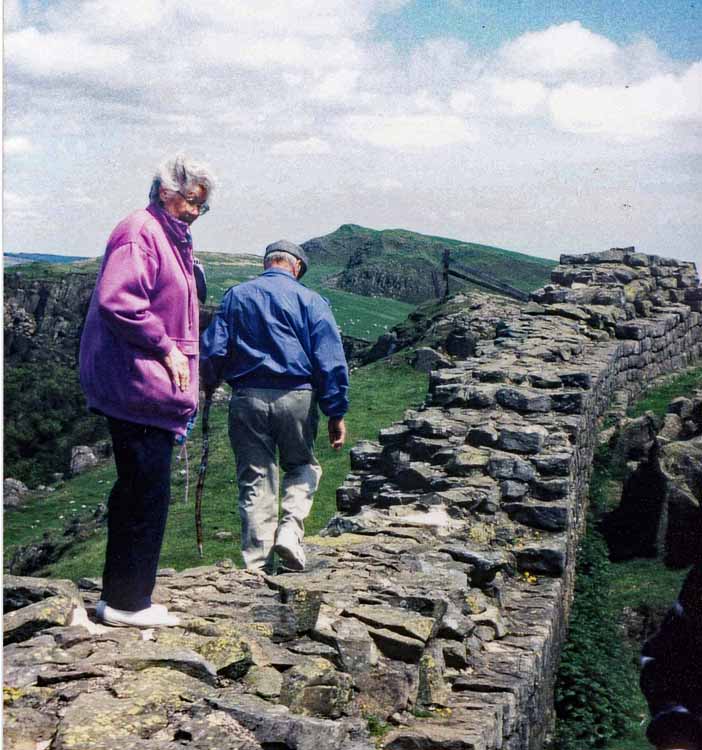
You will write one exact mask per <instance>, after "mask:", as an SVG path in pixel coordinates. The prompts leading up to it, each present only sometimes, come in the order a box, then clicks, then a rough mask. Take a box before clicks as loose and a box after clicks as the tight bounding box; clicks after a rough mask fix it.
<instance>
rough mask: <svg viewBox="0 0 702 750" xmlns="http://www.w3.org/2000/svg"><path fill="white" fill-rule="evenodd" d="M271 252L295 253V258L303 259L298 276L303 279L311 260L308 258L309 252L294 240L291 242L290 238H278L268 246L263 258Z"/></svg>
mask: <svg viewBox="0 0 702 750" xmlns="http://www.w3.org/2000/svg"><path fill="white" fill-rule="evenodd" d="M271 253H287V254H288V255H293V256H294V257H295V258H297V259H298V260H299V261H301V262H302V269H301V270H300V275H299V276H298V277H297V278H298V279H301V278H302V277H303V276H304V275H305V273H307V267H308V265H309V262H308V260H307V253H306V252H305V251H304V250H303V249H302V248H301V247H300V246H299V245H296V244H295V243H294V242H290V241H289V240H278V241H277V242H273V243H271V244H270V245H268V247H267V248H266V252H265V254H264V256H263V260H264V261H265V259H266V258H267V257H268V256H269V255H270V254H271Z"/></svg>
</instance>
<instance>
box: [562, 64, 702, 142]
mask: <svg viewBox="0 0 702 750" xmlns="http://www.w3.org/2000/svg"><path fill="white" fill-rule="evenodd" d="M549 107H550V112H551V116H552V117H553V121H554V124H555V125H556V127H558V128H559V129H561V130H565V131H568V132H572V133H580V134H597V135H609V136H614V137H616V138H636V137H644V138H653V137H655V136H658V135H661V134H662V133H663V132H665V131H666V130H668V129H669V128H670V127H671V126H672V125H674V124H684V123H687V122H696V123H697V124H698V125H702V63H695V64H694V65H692V66H690V67H689V68H688V70H687V71H686V72H685V73H684V74H683V75H681V76H674V75H663V76H654V77H652V78H649V79H648V80H646V81H643V82H642V83H639V84H635V85H632V86H628V87H625V86H582V85H577V84H566V85H565V86H562V87H560V88H559V89H557V90H556V91H554V92H553V93H552V94H551V97H550V100H549Z"/></svg>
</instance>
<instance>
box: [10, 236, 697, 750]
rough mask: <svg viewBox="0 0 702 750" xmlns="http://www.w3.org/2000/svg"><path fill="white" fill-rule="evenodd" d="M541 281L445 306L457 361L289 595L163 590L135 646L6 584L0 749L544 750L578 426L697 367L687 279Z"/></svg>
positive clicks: (364, 453) (59, 602)
mask: <svg viewBox="0 0 702 750" xmlns="http://www.w3.org/2000/svg"><path fill="white" fill-rule="evenodd" d="M552 281H553V284H552V285H550V286H547V287H545V288H544V289H542V290H539V291H538V292H536V293H535V294H534V295H533V296H532V301H531V302H529V303H528V304H526V305H519V304H517V303H511V302H506V301H504V302H503V301H496V300H495V298H489V297H487V296H484V295H470V296H466V297H465V298H459V299H458V300H457V299H454V303H453V305H452V307H451V310H452V312H451V313H450V315H451V316H453V319H454V322H455V324H456V325H457V326H459V325H460V326H461V327H463V328H465V327H468V328H472V329H474V330H476V331H480V332H481V335H482V338H481V339H480V340H479V341H478V344H477V351H476V355H475V356H474V357H472V358H470V359H463V360H460V361H456V360H454V361H450V360H449V359H448V358H447V357H445V356H437V357H436V361H437V362H438V363H439V364H441V365H443V366H442V367H441V369H437V370H436V371H434V372H433V373H432V374H431V385H430V392H429V395H428V398H427V401H426V404H425V406H424V407H422V408H420V409H417V410H416V411H410V412H408V413H407V414H406V415H405V418H404V419H403V421H402V422H400V423H398V424H395V425H393V426H391V427H389V428H387V429H384V430H382V431H381V433H380V436H379V442H378V443H363V444H360V445H358V446H356V447H355V448H354V449H353V451H352V473H351V474H350V475H349V476H348V478H347V480H346V481H345V483H344V485H343V486H342V487H341V488H340V489H339V491H338V506H339V514H338V515H337V516H335V518H334V519H332V521H331V522H330V523H329V525H328V526H327V529H326V530H325V533H324V535H323V536H321V537H319V538H316V539H315V540H312V542H311V543H310V545H309V555H308V557H309V564H308V570H307V571H306V572H305V573H304V574H284V575H278V576H274V577H264V576H258V575H253V574H250V573H247V572H245V571H237V570H234V569H232V567H231V564H229V563H226V562H224V563H222V564H220V565H216V566H210V567H207V568H197V569H193V570H189V571H182V572H180V573H176V572H174V571H167V570H166V571H161V574H160V575H159V579H158V587H157V591H156V599H157V600H158V601H163V602H165V603H168V604H169V606H170V607H171V608H172V609H174V610H176V611H178V612H179V613H181V616H182V620H183V627H182V628H178V629H169V630H164V631H160V632H154V633H152V634H148V635H149V638H148V639H147V640H144V638H143V634H140V633H139V632H137V631H134V630H131V629H124V630H118V631H117V630H114V629H113V630H110V629H104V628H101V627H97V626H95V625H93V624H92V623H89V622H88V621H87V620H86V619H85V611H84V610H83V609H82V607H81V606H80V605H85V606H86V608H87V611H88V613H90V612H91V611H92V608H93V607H94V603H95V600H96V599H97V596H98V593H97V591H98V587H97V582H95V581H89V580H84V581H82V582H81V584H80V585H81V589H80V591H79V590H77V589H75V588H74V587H72V586H71V585H69V584H68V583H56V582H49V581H41V580H36V579H34V580H33V579H19V578H12V577H9V578H6V581H5V599H6V607H7V609H9V610H11V611H9V612H8V614H6V615H5V633H6V635H5V637H6V642H8V643H9V644H10V645H8V646H6V650H5V672H6V683H7V684H8V686H9V688H10V693H9V694H8V695H9V699H10V702H9V707H7V708H6V716H5V719H6V732H9V733H10V735H12V733H13V732H14V733H15V734H14V735H12V736H14V737H25V738H27V737H29V738H30V740H31V741H34V742H35V745H31V747H44V748H49V747H50V748H51V750H65V749H68V748H81V749H82V748H84V749H85V750H90V749H92V748H102V749H104V750H111V748H117V747H119V748H120V750H121V749H122V748H124V747H130V748H139V749H142V748H143V749H144V750H147V749H148V750H156V749H158V750H161V749H162V748H176V747H179V748H180V747H184V746H185V747H189V748H192V749H193V750H194V749H195V748H197V749H199V748H203V750H204V748H208V750H209V748H212V747H218V748H261V747H263V748H267V749H268V750H273V749H274V748H275V750H284V749H285V748H288V749H290V750H293V749H297V750H312V748H314V750H321V749H322V748H324V749H325V750H326V749H327V748H328V749H329V750H337V749H338V750H362V749H365V748H367V749H368V750H370V748H373V747H376V742H380V743H381V745H382V746H383V747H386V748H389V749H390V750H402V749H407V750H409V749H410V748H412V749H413V750H418V749H426V750H429V749H430V748H431V749H433V748H442V749H443V750H453V749H454V748H456V749H457V750H469V749H470V750H497V749H498V748H502V749H504V750H534V749H537V748H540V747H542V744H543V742H544V739H545V737H546V735H547V734H548V732H549V730H550V729H551V727H552V708H551V705H552V697H553V695H552V690H553V680H554V674H555V670H556V665H557V659H558V654H559V650H560V647H561V644H562V641H563V638H564V634H565V625H566V620H567V614H568V609H569V605H570V597H571V592H572V585H573V569H574V558H575V548H576V544H577V540H578V537H579V535H580V533H581V532H582V526H583V520H584V515H585V510H586V494H587V485H588V479H589V475H590V464H591V459H592V454H593V450H594V446H595V444H596V433H597V425H598V420H599V419H600V418H601V417H602V416H603V415H604V414H605V413H607V411H608V410H610V409H616V410H621V409H623V408H624V407H625V405H626V401H627V399H628V398H630V397H631V396H634V395H635V394H637V393H638V392H639V391H640V390H641V389H642V388H643V387H644V386H645V384H646V383H647V382H648V381H650V380H651V379H652V378H654V377H656V376H658V375H660V374H663V373H666V372H673V371H675V370H677V369H680V368H682V367H684V366H686V365H688V364H690V363H692V362H693V361H695V360H696V359H697V358H698V357H699V356H700V354H701V353H702V322H701V316H700V310H701V309H702V293H701V290H700V288H699V286H698V282H697V277H696V273H695V269H694V266H693V265H692V264H689V263H688V264H685V263H680V262H677V261H673V260H667V259H662V258H657V257H654V256H645V255H641V254H638V253H635V252H634V251H633V249H618V250H610V251H607V252H605V253H598V254H590V255H584V256H564V257H563V258H562V259H561V265H560V266H558V267H557V268H556V269H555V270H554V272H553V275H552ZM457 302H458V303H459V304H456V303H457ZM446 323H447V321H446V320H442V321H441V323H440V324H441V326H443V327H444V328H445V327H446ZM391 376H392V371H391V369H388V377H391ZM7 609H6V611H7ZM71 618H73V619H71ZM71 623H73V624H71ZM81 623H82V624H81ZM86 623H87V624H86ZM385 724H387V725H388V726H387V727H386V726H384V725H385ZM388 728H389V731H387V732H385V733H384V736H383V737H382V740H378V738H377V735H378V734H382V733H383V731H384V730H386V729H388ZM37 743H38V744H37ZM40 743H45V744H40ZM10 746H11V745H10ZM26 746H27V747H30V745H29V744H28V745H26ZM17 747H24V746H22V745H19V744H18V745H17Z"/></svg>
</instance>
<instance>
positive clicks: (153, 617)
mask: <svg viewBox="0 0 702 750" xmlns="http://www.w3.org/2000/svg"><path fill="white" fill-rule="evenodd" d="M95 614H96V615H97V618H98V620H100V622H102V623H103V625H112V626H114V627H123V628H130V627H131V628H158V627H163V628H167V627H173V626H174V625H179V624H180V620H179V619H178V618H177V617H176V616H175V615H172V614H171V613H170V612H169V611H168V609H166V607H164V606H163V604H152V605H151V606H150V607H147V608H146V609H139V610H137V611H136V612H130V611H128V610H126V609H115V608H114V607H110V605H109V604H108V603H107V602H106V601H104V600H102V599H101V600H100V601H99V602H98V603H97V605H96V606H95Z"/></svg>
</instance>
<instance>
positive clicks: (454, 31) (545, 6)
mask: <svg viewBox="0 0 702 750" xmlns="http://www.w3.org/2000/svg"><path fill="white" fill-rule="evenodd" d="M573 19H577V20H579V21H580V22H581V23H582V24H583V26H586V27H587V28H589V29H590V30H591V31H594V32H595V33H597V34H602V35H604V36H607V37H609V38H610V39H612V40H613V41H615V42H617V43H619V44H625V43H627V42H630V41H631V40H632V39H633V38H634V37H636V36H638V35H640V34H646V35H647V36H648V37H650V38H651V39H653V40H654V41H655V42H656V43H657V44H658V45H659V46H660V47H662V48H663V49H666V50H667V51H668V52H669V53H670V54H671V55H672V56H673V57H675V58H676V59H678V60H696V59H699V58H700V55H701V54H702V0H685V1H683V2H681V1H680V0H671V1H669V2H661V1H660V0H658V1H657V2H650V1H649V2H643V1H641V0H623V1H620V2H611V0H607V2H605V0H592V1H591V2H586V3H583V2H574V1H573V0H563V1H561V2H518V1H517V0H499V2H496V1H495V0H490V2H488V0H465V1H463V0H414V1H413V2H411V3H408V4H407V5H405V6H404V7H402V8H400V9H399V10H397V11H396V12H393V13H388V14H386V15H384V16H382V17H381V18H380V20H379V22H378V25H377V33H378V35H379V37H382V38H386V39H390V40H392V41H393V42H395V43H397V44H400V45H402V46H404V47H408V46H412V45H414V44H416V43H417V42H418V41H421V40H424V39H430V38H433V37H441V36H455V37H457V38H459V39H464V40H466V41H467V42H469V43H470V44H471V45H473V46H475V47H476V48H477V49H483V50H490V49H494V48H496V47H497V46H499V45H500V44H502V43H503V42H505V41H506V40H508V39H510V38H513V37H516V36H519V34H522V33H524V32H525V31H533V30H535V29H538V28H547V27H548V26H553V25H557V24H561V23H566V22H568V21H572V20H573Z"/></svg>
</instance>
